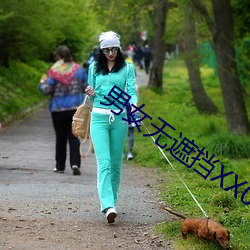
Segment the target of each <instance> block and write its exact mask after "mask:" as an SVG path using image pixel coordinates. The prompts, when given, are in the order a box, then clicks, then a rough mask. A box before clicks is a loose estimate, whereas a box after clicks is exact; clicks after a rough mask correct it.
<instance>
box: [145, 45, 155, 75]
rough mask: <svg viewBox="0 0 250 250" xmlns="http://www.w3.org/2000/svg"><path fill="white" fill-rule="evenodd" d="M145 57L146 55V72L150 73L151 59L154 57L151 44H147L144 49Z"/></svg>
mask: <svg viewBox="0 0 250 250" xmlns="http://www.w3.org/2000/svg"><path fill="white" fill-rule="evenodd" d="M143 57H144V67H145V72H146V74H148V73H149V69H150V65H151V61H152V59H153V55H152V51H151V49H150V48H149V46H148V45H147V44H146V45H145V48H144V51H143Z"/></svg>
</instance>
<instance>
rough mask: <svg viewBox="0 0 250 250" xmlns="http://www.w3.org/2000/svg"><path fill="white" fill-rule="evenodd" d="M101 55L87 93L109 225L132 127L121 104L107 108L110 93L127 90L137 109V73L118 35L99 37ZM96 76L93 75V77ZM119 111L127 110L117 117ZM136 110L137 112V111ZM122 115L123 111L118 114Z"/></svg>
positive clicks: (93, 66)
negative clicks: (125, 58) (129, 127)
mask: <svg viewBox="0 0 250 250" xmlns="http://www.w3.org/2000/svg"><path fill="white" fill-rule="evenodd" d="M99 42H100V54H99V57H98V59H97V60H96V61H95V62H94V63H92V64H91V65H90V67H89V74H88V83H89V86H88V87H87V89H86V93H87V94H88V95H89V96H90V97H91V99H92V100H93V109H92V114H91V125H90V133H91V138H92V140H93V145H94V150H95V155H96V159H97V168H98V171H97V180H98V182H97V188H98V194H99V198H100V203H101V211H102V212H103V213H105V214H106V218H107V221H108V223H113V222H114V221H115V218H116V216H117V211H116V207H115V205H116V202H117V199H118V189H119V186H120V179H121V165H122V155H123V149H124V144H125V141H126V136H127V131H128V123H127V122H126V121H124V120H122V118H124V119H127V113H126V109H125V108H124V107H123V106H122V105H121V104H120V103H119V102H118V101H117V102H116V103H113V104H111V105H105V104H104V103H107V102H108V101H107V100H106V99H105V97H107V98H109V96H108V93H109V92H110V91H111V90H112V88H113V87H114V86H116V87H118V88H120V89H121V90H125V88H126V89H127V92H128V95H129V96H130V97H131V99H130V104H132V103H133V104H134V105H135V106H136V105H137V96H136V88H135V71H134V67H133V65H132V64H130V63H126V62H125V60H124V58H123V55H122V53H121V47H120V36H119V35H118V34H116V33H115V32H112V31H108V32H104V33H102V34H101V35H100V37H99ZM92 72H93V73H92ZM118 107H120V108H121V110H123V112H121V113H120V114H119V115H115V114H114V113H112V112H111V110H112V111H115V112H116V113H118V112H117V110H118ZM133 109H134V108H133ZM118 111H120V110H118Z"/></svg>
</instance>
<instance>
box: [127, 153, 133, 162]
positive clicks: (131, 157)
mask: <svg viewBox="0 0 250 250" xmlns="http://www.w3.org/2000/svg"><path fill="white" fill-rule="evenodd" d="M133 158H134V157H133V154H132V153H131V152H128V155H127V161H130V160H133Z"/></svg>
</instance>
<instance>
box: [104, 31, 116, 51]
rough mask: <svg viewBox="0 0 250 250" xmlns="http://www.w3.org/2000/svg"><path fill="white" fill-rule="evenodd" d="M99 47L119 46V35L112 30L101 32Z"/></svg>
mask: <svg viewBox="0 0 250 250" xmlns="http://www.w3.org/2000/svg"><path fill="white" fill-rule="evenodd" d="M99 42H100V49H104V48H109V47H119V48H121V47H120V46H121V43H120V36H119V35H118V34H116V33H115V32H113V31H107V32H103V33H101V34H100V36H99Z"/></svg>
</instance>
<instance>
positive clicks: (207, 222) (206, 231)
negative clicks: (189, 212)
mask: <svg viewBox="0 0 250 250" xmlns="http://www.w3.org/2000/svg"><path fill="white" fill-rule="evenodd" d="M163 209H165V210H166V211H168V212H169V213H171V214H174V215H176V216H178V217H180V218H182V219H183V223H182V225H181V233H182V237H183V239H187V235H188V234H194V235H196V236H198V238H199V239H200V240H201V241H203V240H214V241H217V242H218V243H219V244H220V245H221V246H222V247H223V248H224V249H230V245H229V240H230V232H229V231H228V230H227V229H226V228H224V227H222V225H221V224H220V223H219V222H217V221H214V220H211V219H210V218H187V217H186V216H185V215H182V214H179V213H176V212H173V211H172V210H171V209H169V208H166V207H163Z"/></svg>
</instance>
